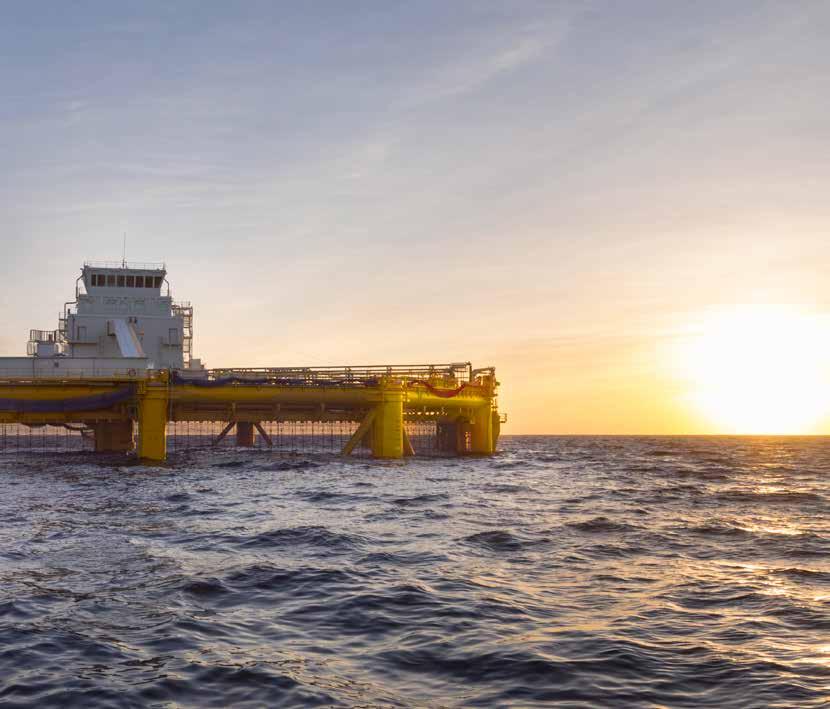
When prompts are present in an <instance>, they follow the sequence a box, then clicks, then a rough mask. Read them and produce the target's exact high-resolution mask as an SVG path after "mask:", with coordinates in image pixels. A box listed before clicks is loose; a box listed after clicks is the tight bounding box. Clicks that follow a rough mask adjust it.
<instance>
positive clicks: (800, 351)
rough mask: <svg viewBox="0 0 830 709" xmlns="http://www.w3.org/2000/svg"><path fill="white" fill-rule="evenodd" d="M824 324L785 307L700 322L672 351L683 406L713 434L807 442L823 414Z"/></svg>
mask: <svg viewBox="0 0 830 709" xmlns="http://www.w3.org/2000/svg"><path fill="white" fill-rule="evenodd" d="M828 353H830V323H828V322H827V319H826V318H825V317H821V316H818V315H816V314H813V313H810V312H809V311H806V310H804V309H799V308H796V307H793V306H769V305H766V306H756V305H752V306H739V307H732V308H728V309H721V310H719V311H717V312H714V313H712V314H710V315H709V316H707V317H706V318H704V319H703V321H702V324H701V326H700V327H698V328H696V331H695V333H694V335H693V336H692V337H691V339H690V340H688V341H686V342H685V343H684V345H682V347H681V348H680V353H679V357H680V359H679V364H680V367H681V370H682V372H683V374H684V375H685V378H686V379H687V381H688V383H689V386H688V390H687V394H686V400H687V404H688V405H690V407H691V408H692V409H693V410H695V411H696V412H698V413H699V414H700V415H702V416H703V417H704V418H705V420H706V421H707V422H709V423H710V424H711V425H712V426H713V427H714V428H715V429H716V430H717V431H719V432H723V433H738V434H809V433H814V432H815V431H816V427H817V426H818V424H819V423H820V421H821V420H822V419H823V418H824V417H826V416H827V414H828V412H830V377H828Z"/></svg>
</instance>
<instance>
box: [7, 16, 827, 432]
mask: <svg viewBox="0 0 830 709" xmlns="http://www.w3.org/2000/svg"><path fill="white" fill-rule="evenodd" d="M0 12H2V21H1V22H0V96H2V101H0V156H2V170H0V239H2V243H0V246H2V249H3V257H2V259H0V278H2V283H3V285H2V287H0V312H2V313H3V323H4V327H3V328H2V330H0V354H4V355H19V354H21V353H23V352H25V342H26V339H27V337H28V331H29V329H30V328H39V329H53V328H54V327H56V326H57V314H58V313H59V311H60V310H61V309H62V306H63V303H64V302H65V301H66V300H71V297H72V293H73V288H74V280H75V278H76V277H77V274H78V271H79V269H80V266H81V264H82V262H83V261H84V260H89V259H94V260H110V259H112V260H120V258H121V248H122V238H123V234H124V233H126V235H127V258H128V260H134V261H156V260H158V261H164V262H166V264H167V267H168V271H169V278H170V281H171V283H172V285H173V290H174V296H175V297H176V298H177V299H180V300H189V301H191V302H193V304H194V307H195V313H196V314H195V354H196V355H197V356H200V357H201V358H202V359H203V360H205V361H206V363H207V365H208V366H282V365H322V364H387V363H415V362H449V361H467V360H471V361H472V362H473V363H474V364H475V365H476V366H485V365H495V366H496V368H497V373H498V379H499V381H500V382H501V396H500V407H501V409H502V410H503V411H505V412H506V413H507V414H508V423H507V424H506V425H505V426H504V431H505V432H506V433H586V434H587V433H620V434H629V433H711V432H723V431H725V430H727V429H728V426H727V429H724V428H723V426H722V425H721V424H718V422H717V421H716V420H715V419H716V418H717V417H713V416H711V415H709V416H707V415H706V413H705V411H704V410H703V409H701V408H700V407H696V406H695V405H694V404H693V403H692V402H691V399H690V396H691V395H692V394H693V393H694V392H693V391H691V390H692V389H694V388H695V387H696V386H700V380H699V379H695V376H696V375H695V374H694V372H693V371H692V370H693V369H694V368H693V367H692V368H691V369H690V368H689V367H686V368H685V369H684V367H683V366H682V365H681V364H678V363H679V362H681V361H682V360H683V356H682V353H683V352H686V353H688V352H689V351H693V347H692V345H688V346H687V345H686V344H684V343H688V342H691V341H692V340H693V339H694V338H695V337H697V336H698V335H699V333H700V330H701V327H704V325H702V324H704V323H706V322H710V321H711V318H712V317H716V316H717V313H721V312H723V311H727V312H728V311H729V309H730V308H732V309H734V308H736V307H740V308H746V307H755V306H757V307H760V308H764V307H769V306H774V307H781V306H786V307H787V308H790V309H792V310H793V311H794V312H795V311H797V312H798V313H802V314H803V313H807V314H808V315H809V316H810V317H814V318H815V319H816V322H823V320H822V318H825V317H826V315H827V312H828V309H830V284H828V278H827V265H828V263H830V238H828V236H829V235H828V224H830V199H828V191H827V185H828V184H830V120H828V116H830V50H828V47H827V37H828V35H830V3H827V2H826V1H825V0H816V1H812V0H800V1H794V0H787V1H781V2H764V1H763V0H752V1H751V2H743V1H741V0H732V1H731V2H728V3H724V2H715V1H714V0H713V1H711V2H695V3H692V2H664V1H663V0H655V1H653V2H646V1H638V0H631V1H630V2H624V3H622V2H611V1H608V2H592V1H590V0H586V1H584V2H556V1H554V0H549V1H546V2H532V1H530V0H528V1H527V2H512V1H510V0H499V1H497V2H488V1H487V0H475V1H470V2H465V1H464V0H458V1H454V2H446V1H445V0H441V1H439V2H431V1H423V2H422V1H418V0H414V1H413V2H407V3H391V2H386V1H378V2H358V1H356V2H349V3H343V2H335V1H332V2H309V3H293V2H292V3H289V2H274V1H268V2H258V1H256V0H246V2H239V3H228V2H211V1H205V0H199V1H193V2H186V1H179V2H176V1H173V2H150V1H148V2H142V3H129V4H128V3H112V2H68V1H67V2H38V1H33V2H13V1H11V0H10V1H9V2H4V3H3V4H2V6H0ZM713 313H714V314H715V315H713ZM762 327H763V326H762ZM715 331H717V330H715ZM775 339H776V335H775V333H772V332H767V333H765V334H763V336H762V337H760V339H759V340H758V342H757V347H758V348H759V349H765V350H766V349H768V348H767V347H766V345H767V344H769V342H774V341H775ZM736 346H738V345H736ZM802 346H806V343H802V342H801V341H798V340H796V341H794V343H793V346H792V347H790V348H789V349H788V350H787V352H785V353H781V352H779V351H778V350H776V352H778V353H779V354H777V355H776V356H777V357H779V355H780V357H779V359H778V360H776V361H780V358H784V359H786V358H787V357H789V358H790V359H789V360H787V362H788V365H787V366H788V367H789V369H790V370H792V369H793V368H794V367H796V366H797V362H798V356H799V348H800V347H802ZM690 347H691V348H692V349H689V348H690ZM684 348H685V349H684ZM678 352H680V353H681V355H678V354H677V353H678ZM828 361H830V360H828ZM713 366H716V365H713ZM773 366H774V365H773ZM785 369H786V368H785ZM764 371H766V370H764ZM721 374H723V373H721ZM727 375H728V372H727ZM709 376H710V379H711V380H712V382H715V381H719V380H718V379H717V377H713V375H711V373H710V375H709ZM760 376H762V377H763V376H766V375H765V374H764V373H763V372H762V373H761V375H760ZM777 376H778V377H779V379H780V378H781V377H782V376H784V375H783V374H782V373H780V372H779V374H778V375H777ZM727 378H728V377H727ZM704 379H705V376H704ZM722 379H723V376H721V380H722ZM704 383H705V382H704ZM807 386H809V382H808V383H807ZM827 401H828V402H830V397H828V399H827ZM790 403H792V402H790ZM787 404H788V402H786V401H784V400H782V405H787ZM828 405H830V404H828ZM819 414H820V415H819ZM819 414H817V415H816V416H814V417H813V419H812V420H811V421H810V422H809V423H806V424H804V425H805V426H806V428H805V429H804V430H803V431H802V432H810V433H820V432H825V433H830V411H821V412H819ZM825 414H827V415H825Z"/></svg>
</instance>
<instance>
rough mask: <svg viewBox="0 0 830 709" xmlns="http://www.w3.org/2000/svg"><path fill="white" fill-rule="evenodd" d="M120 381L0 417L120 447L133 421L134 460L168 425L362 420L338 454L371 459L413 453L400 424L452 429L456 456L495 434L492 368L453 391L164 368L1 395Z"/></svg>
mask: <svg viewBox="0 0 830 709" xmlns="http://www.w3.org/2000/svg"><path fill="white" fill-rule="evenodd" d="M125 382H130V383H131V384H132V385H133V386H134V391H135V393H134V395H133V396H132V397H131V398H130V399H129V400H128V401H126V402H124V403H120V404H117V405H114V406H112V407H109V408H107V409H102V410H96V411H83V412H51V413H38V412H32V411H27V412H20V411H0V423H23V424H49V423H56V424H60V423H84V424H88V425H90V426H92V427H93V428H94V430H95V431H96V437H97V438H98V439H99V440H98V442H97V444H96V449H100V450H123V449H124V448H125V447H126V446H129V445H132V439H131V437H126V433H125V430H124V426H123V423H124V422H130V421H137V422H138V439H137V442H136V450H137V453H138V456H139V457H140V458H142V459H144V460H148V461H163V460H165V458H166V455H167V450H166V427H167V422H168V421H231V422H251V423H254V424H258V423H259V422H261V421H292V420H293V421H359V422H361V423H360V426H359V427H358V429H357V431H356V432H355V434H354V436H352V438H351V439H350V441H349V442H348V443H347V444H346V446H345V447H344V449H343V451H342V452H343V453H344V454H345V455H348V454H350V453H351V452H352V450H353V449H354V448H355V446H357V445H358V444H359V443H360V441H361V440H363V439H364V438H365V439H366V440H368V442H369V445H370V447H371V449H372V454H373V455H374V456H375V457H377V458H401V457H403V456H405V455H413V454H414V453H415V451H414V450H413V448H412V444H411V443H410V441H409V439H408V437H407V436H406V431H405V429H404V422H405V421H418V420H422V421H423V420H425V421H437V422H442V423H446V424H449V425H455V426H457V427H458V431H459V435H458V440H459V444H458V452H470V453H477V454H489V453H493V452H495V450H496V444H497V441H498V436H499V415H498V412H497V408H496V387H497V382H496V381H495V375H494V374H492V373H490V374H488V375H485V376H482V377H478V378H477V379H476V380H475V382H473V383H470V384H469V385H467V386H466V387H465V388H463V389H462V390H461V391H459V392H457V393H454V394H453V395H452V396H440V395H439V394H440V392H439V393H434V392H433V391H430V390H429V389H428V388H425V387H423V386H414V385H413V384H412V382H409V381H407V380H406V379H405V378H402V377H396V376H394V375H391V376H387V377H380V378H379V380H378V381H377V382H375V383H373V384H372V385H366V384H365V383H363V384H361V385H355V386H342V385H336V384H331V385H325V384H324V385H322V386H292V385H283V384H280V383H270V382H269V383H265V384H249V383H243V382H231V383H227V384H221V385H218V386H213V387H200V386H196V385H193V384H187V383H174V382H173V381H172V380H171V378H170V375H169V373H168V372H166V371H157V372H152V373H150V374H149V375H148V376H147V377H146V378H142V379H137V378H136V379H123V378H114V379H108V380H101V379H88V380H78V379H72V380H61V379H37V380H2V381H0V399H5V400H24V401H26V400H28V401H50V400H54V401H63V400H66V399H72V398H76V397H87V396H90V395H95V394H104V393H110V392H114V391H117V390H119V389H120V388H122V387H123V386H124V384H125ZM466 432H469V435H467V433H466ZM467 440H468V441H469V443H468V444H467V443H466V441H467ZM462 441H464V442H465V443H464V445H463V446H462V443H461V442H462Z"/></svg>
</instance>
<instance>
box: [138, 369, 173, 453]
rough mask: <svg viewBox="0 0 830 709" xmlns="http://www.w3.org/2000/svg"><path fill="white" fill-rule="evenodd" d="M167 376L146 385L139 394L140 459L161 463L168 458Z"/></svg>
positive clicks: (164, 375)
mask: <svg viewBox="0 0 830 709" xmlns="http://www.w3.org/2000/svg"><path fill="white" fill-rule="evenodd" d="M167 406H168V391H167V375H166V374H163V375H162V376H160V377H159V379H157V380H156V381H149V382H147V383H146V384H144V385H143V386H142V387H141V389H140V390H139V393H138V457H139V458H141V459H142V460H147V461H154V462H159V461H163V460H165V459H166V458H167Z"/></svg>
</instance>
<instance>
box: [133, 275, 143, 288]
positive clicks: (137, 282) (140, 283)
mask: <svg viewBox="0 0 830 709" xmlns="http://www.w3.org/2000/svg"><path fill="white" fill-rule="evenodd" d="M135 287H136V288H144V276H136V277H135Z"/></svg>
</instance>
